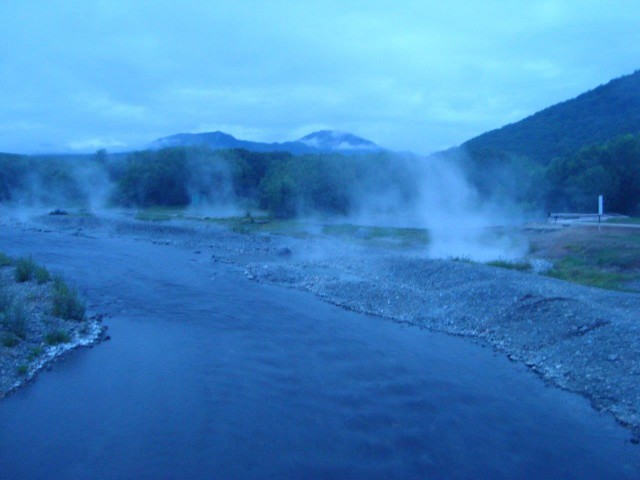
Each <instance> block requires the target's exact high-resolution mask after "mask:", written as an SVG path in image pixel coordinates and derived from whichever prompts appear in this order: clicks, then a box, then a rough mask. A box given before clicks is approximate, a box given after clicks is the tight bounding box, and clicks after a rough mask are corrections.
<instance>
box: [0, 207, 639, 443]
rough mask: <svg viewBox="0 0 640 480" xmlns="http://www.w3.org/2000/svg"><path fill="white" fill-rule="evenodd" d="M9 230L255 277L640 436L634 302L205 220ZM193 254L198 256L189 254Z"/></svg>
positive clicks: (517, 275)
mask: <svg viewBox="0 0 640 480" xmlns="http://www.w3.org/2000/svg"><path fill="white" fill-rule="evenodd" d="M3 220H4V223H5V224H6V225H10V226H12V228H23V229H34V230H40V231H47V230H56V231H66V232H68V233H69V234H72V235H87V236H91V235H97V234H101V235H118V236H119V235H127V236H133V237H135V238H137V239H139V240H140V241H148V242H153V243H156V244H171V245H179V246H183V247H185V248H189V249H191V250H192V251H193V255H194V256H196V255H206V256H207V258H208V259H209V260H210V261H212V262H217V261H220V262H228V263H232V264H235V265H237V266H238V268H239V270H240V271H243V272H244V273H245V274H246V275H247V276H248V277H250V278H251V279H253V280H255V281H259V282H267V283H270V284H277V285H281V286H284V287H287V288H296V289H301V290H306V291H309V292H312V293H314V294H316V295H317V296H319V297H320V298H322V299H324V300H326V301H328V302H331V303H333V304H336V305H340V306H342V307H344V308H347V309H351V310H354V311H358V312H364V313H367V314H372V315H377V316H382V317H385V318H388V319H390V320H393V321H397V322H403V323H407V324H412V325H417V326H420V327H422V328H426V329H429V330H433V331H439V332H446V333H449V334H453V335H460V336H465V337H468V338H469V339H471V340H472V341H476V342H480V343H482V344H484V345H487V346H489V347H491V348H493V349H494V350H495V351H496V352H497V354H503V355H506V356H508V357H509V358H510V359H512V360H513V361H517V362H522V363H524V364H525V365H527V366H528V367H529V368H530V369H531V370H533V371H534V372H536V373H537V374H538V375H539V376H540V377H541V378H542V379H543V380H544V381H546V382H548V383H549V384H550V385H553V386H556V387H559V388H563V389H566V390H569V391H572V392H575V393H577V394H580V395H583V396H585V397H587V398H588V399H589V400H590V401H591V403H592V405H593V406H594V408H596V409H598V410H601V411H606V412H610V413H611V414H612V415H613V416H614V417H615V418H616V419H617V420H618V421H619V422H620V423H622V424H624V425H626V426H627V427H629V428H630V429H631V431H632V432H633V441H634V442H637V441H638V439H639V437H638V435H639V433H640V389H639V388H638V385H640V313H639V312H640V295H639V294H636V293H623V292H614V291H607V290H601V289H596V288H589V287H583V286H579V285H574V284H571V283H567V282H563V281H560V280H556V279H553V278H548V277H544V276H540V275H535V274H532V273H521V272H517V271H512V270H506V269H502V268H496V267H490V266H487V265H481V264H475V263H470V262H464V261H451V260H434V259H428V258H425V256H424V254H423V253H422V252H421V251H420V250H415V251H409V250H406V249H398V250H395V249H384V248H379V247H370V246H367V245H363V244H362V242H357V241H350V240H349V239H347V240H336V239H335V238H328V237H324V236H322V235H310V236H307V237H304V238H294V237H289V236H283V235H269V234H260V235H246V234H238V233H234V232H231V231H229V230H227V229H224V228H221V227H220V226H218V225H215V224H212V223H209V222H197V221H172V222H162V223H158V222H139V221H135V220H133V219H132V218H121V217H120V218H115V219H114V218H112V219H99V218H95V217H87V218H82V217H72V216H69V217H62V216H60V217H48V216H43V217H40V218H39V219H37V220H35V221H30V222H18V221H13V220H11V219H10V218H6V217H5V218H4V219H3ZM199 258H202V257H199Z"/></svg>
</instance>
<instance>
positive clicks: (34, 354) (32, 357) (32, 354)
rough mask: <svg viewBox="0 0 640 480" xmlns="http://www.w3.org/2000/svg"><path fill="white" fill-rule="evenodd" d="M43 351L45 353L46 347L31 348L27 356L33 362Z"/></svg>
mask: <svg viewBox="0 0 640 480" xmlns="http://www.w3.org/2000/svg"><path fill="white" fill-rule="evenodd" d="M43 353H44V349H43V348H42V347H33V348H32V349H31V351H30V352H29V356H28V357H27V359H28V360H29V361H30V362H33V361H34V360H36V359H37V358H38V357H39V356H40V355H42V354H43Z"/></svg>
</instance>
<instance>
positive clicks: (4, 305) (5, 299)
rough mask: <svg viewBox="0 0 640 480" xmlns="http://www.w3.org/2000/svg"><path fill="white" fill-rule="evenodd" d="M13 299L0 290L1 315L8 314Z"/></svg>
mask: <svg viewBox="0 0 640 480" xmlns="http://www.w3.org/2000/svg"><path fill="white" fill-rule="evenodd" d="M11 304H12V303H11V297H9V295H7V293H6V292H3V291H2V290H0V313H6V312H7V311H8V310H9V308H11Z"/></svg>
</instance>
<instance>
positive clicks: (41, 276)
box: [34, 267, 51, 284]
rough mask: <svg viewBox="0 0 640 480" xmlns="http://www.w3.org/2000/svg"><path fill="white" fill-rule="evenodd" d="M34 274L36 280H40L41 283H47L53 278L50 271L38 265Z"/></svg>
mask: <svg viewBox="0 0 640 480" xmlns="http://www.w3.org/2000/svg"><path fill="white" fill-rule="evenodd" d="M34 276H35V279H36V282H38V283H39V284H43V283H47V282H48V281H49V280H51V275H50V274H49V271H48V270H47V269H46V268H44V267H36V271H35V274H34Z"/></svg>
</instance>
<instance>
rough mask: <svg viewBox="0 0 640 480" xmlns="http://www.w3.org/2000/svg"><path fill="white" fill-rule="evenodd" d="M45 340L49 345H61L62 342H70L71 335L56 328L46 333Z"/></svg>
mask: <svg viewBox="0 0 640 480" xmlns="http://www.w3.org/2000/svg"><path fill="white" fill-rule="evenodd" d="M44 341H45V343H46V344H47V345H60V344H61V343H69V342H70V341H71V337H70V336H69V334H68V333H67V332H65V331H64V330H54V331H52V332H49V333H47V334H46V335H45V337H44Z"/></svg>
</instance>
